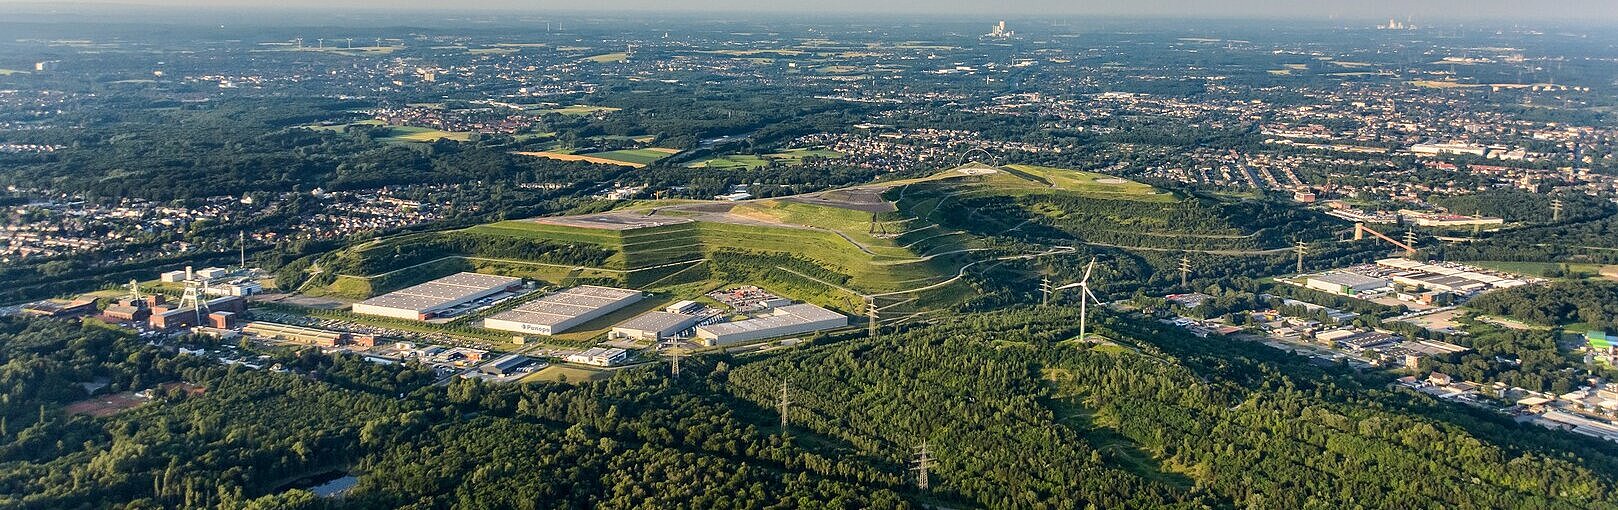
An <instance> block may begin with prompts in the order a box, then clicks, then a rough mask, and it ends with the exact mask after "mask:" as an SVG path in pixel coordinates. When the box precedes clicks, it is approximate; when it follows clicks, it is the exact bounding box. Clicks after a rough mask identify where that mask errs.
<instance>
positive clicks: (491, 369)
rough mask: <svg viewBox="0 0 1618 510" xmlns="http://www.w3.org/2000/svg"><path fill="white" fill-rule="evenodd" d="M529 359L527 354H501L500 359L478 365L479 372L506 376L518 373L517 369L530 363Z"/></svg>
mask: <svg viewBox="0 0 1618 510" xmlns="http://www.w3.org/2000/svg"><path fill="white" fill-rule="evenodd" d="M528 361H529V359H528V357H527V356H523V355H521V354H507V355H505V356H501V357H500V358H499V359H496V360H494V361H491V362H489V363H487V364H485V365H483V366H481V367H478V372H482V373H484V374H488V375H492V376H496V377H505V376H508V375H512V374H514V373H516V371H517V369H519V368H522V367H524V366H526V365H528Z"/></svg>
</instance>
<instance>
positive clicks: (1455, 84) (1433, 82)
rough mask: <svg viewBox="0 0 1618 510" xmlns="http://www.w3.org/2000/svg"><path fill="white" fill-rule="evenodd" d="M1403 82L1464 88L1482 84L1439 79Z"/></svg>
mask: <svg viewBox="0 0 1618 510" xmlns="http://www.w3.org/2000/svg"><path fill="white" fill-rule="evenodd" d="M1405 83H1409V84H1411V85H1415V86H1417V87H1421V88H1427V89H1466V88H1474V87H1482V86H1483V85H1480V84H1476V83H1459V82H1453V81H1439V80H1414V81H1409V82H1405Z"/></svg>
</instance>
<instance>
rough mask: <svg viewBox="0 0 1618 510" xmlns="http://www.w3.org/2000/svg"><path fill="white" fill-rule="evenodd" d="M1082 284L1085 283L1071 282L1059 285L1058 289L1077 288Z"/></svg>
mask: <svg viewBox="0 0 1618 510" xmlns="http://www.w3.org/2000/svg"><path fill="white" fill-rule="evenodd" d="M1080 285H1083V284H1081V283H1069V284H1067V285H1063V286H1061V287H1057V288H1056V290H1067V289H1072V288H1077V287H1078V286H1080Z"/></svg>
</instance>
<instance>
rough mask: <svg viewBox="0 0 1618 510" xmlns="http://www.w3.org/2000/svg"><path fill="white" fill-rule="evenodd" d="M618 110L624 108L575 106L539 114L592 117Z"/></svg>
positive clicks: (542, 111)
mask: <svg viewBox="0 0 1618 510" xmlns="http://www.w3.org/2000/svg"><path fill="white" fill-rule="evenodd" d="M618 110H622V108H613V107H611V106H591V105H586V104H575V105H568V106H563V107H560V108H551V109H549V110H540V111H539V113H557V114H562V115H590V114H593V113H611V112H616V111H618Z"/></svg>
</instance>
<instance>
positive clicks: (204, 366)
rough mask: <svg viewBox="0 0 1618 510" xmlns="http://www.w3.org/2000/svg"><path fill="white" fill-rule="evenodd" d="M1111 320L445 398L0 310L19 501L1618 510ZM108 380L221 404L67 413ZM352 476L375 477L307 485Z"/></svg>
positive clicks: (422, 389) (1044, 313) (1317, 382)
mask: <svg viewBox="0 0 1618 510" xmlns="http://www.w3.org/2000/svg"><path fill="white" fill-rule="evenodd" d="M1098 316H1099V317H1101V318H1100V319H1099V321H1098V322H1099V324H1098V326H1099V327H1098V328H1092V331H1093V332H1095V333H1096V334H1098V335H1100V336H1099V337H1092V338H1090V339H1087V340H1084V341H1080V340H1079V339H1076V338H1074V336H1073V335H1074V334H1075V333H1076V327H1077V324H1076V321H1077V311H1076V310H1074V309H1072V308H1070V307H1048V308H1027V307H1018V308H1011V309H1007V310H1002V311H999V312H995V313H969V314H962V315H958V316H954V317H939V318H936V319H934V320H933V321H931V323H929V324H917V325H912V326H906V327H902V328H900V329H888V330H884V331H883V332H882V333H881V334H880V335H879V336H877V337H874V338H869V337H865V336H864V335H863V334H862V333H847V334H836V335H817V336H815V337H813V338H811V339H810V340H811V341H810V342H809V343H808V344H807V345H805V346H802V347H799V348H796V349H791V350H787V351H784V352H780V353H777V354H771V355H766V356H758V355H751V356H734V355H729V354H715V355H710V356H703V357H699V358H696V359H694V360H690V362H689V365H688V366H687V367H686V370H684V371H683V373H682V376H681V377H680V378H679V379H671V378H670V377H669V375H668V373H667V370H666V368H665V367H663V366H661V365H656V364H654V365H649V366H644V367H638V368H632V369H627V370H623V371H620V372H619V373H618V374H617V375H615V376H614V377H612V378H609V379H606V380H602V381H596V382H587V383H580V384H575V385H570V384H566V383H549V382H535V383H526V384H504V385H488V384H483V383H478V382H473V381H456V382H454V383H452V384H450V385H448V386H434V385H430V384H427V383H428V382H429V381H430V380H431V377H430V376H427V375H426V372H424V371H422V370H420V369H419V368H417V367H416V366H414V365H411V364H406V365H392V366H387V365H376V364H372V363H366V362H363V361H359V360H358V359H356V358H353V357H351V356H347V355H336V356H329V355H323V354H320V353H318V352H315V351H312V350H310V351H304V352H291V351H269V352H266V355H269V356H271V357H272V360H274V361H276V362H278V363H279V364H281V365H282V366H283V367H285V368H286V370H285V371H281V372H274V371H267V370H259V371H255V370H250V369H247V368H245V367H241V366H232V367H226V366H222V365H219V364H217V363H215V362H214V361H213V360H210V359H206V358H201V357H197V356H190V355H183V354H177V353H175V352H174V351H172V350H171V348H170V347H169V346H154V345H151V344H149V343H147V342H145V341H143V340H141V339H139V338H138V337H135V336H133V335H131V334H129V333H126V332H121V331H117V330H114V329H109V328H106V327H104V326H98V325H95V324H93V323H85V324H82V325H81V324H76V323H67V322H50V321H45V320H31V319H5V320H0V336H3V338H0V355H3V357H4V358H3V360H0V361H3V362H4V363H0V384H3V385H4V387H3V388H0V389H3V390H4V394H3V396H0V398H4V399H5V403H6V404H7V405H5V406H4V407H3V409H4V411H3V412H4V414H3V418H4V425H3V426H0V432H3V434H0V506H7V507H15V508H101V507H116V508H163V507H186V508H230V509H235V508H302V509H320V508H379V509H380V508H421V509H427V508H468V509H469V508H496V507H501V508H625V507H637V508H645V507H658V508H670V507H676V508H716V507H717V508H800V507H802V508H916V507H921V506H947V507H954V508H970V507H982V508H1075V507H1077V508H1084V507H1094V508H1233V507H1245V508H1276V509H1283V508H1284V509H1295V508H1322V509H1324V508H1498V507H1517V508H1618V503H1615V502H1614V496H1613V494H1612V490H1613V486H1612V484H1613V479H1614V478H1613V476H1614V474H1615V473H1618V447H1615V446H1613V445H1610V444H1607V443H1602V442H1597V441H1593V440H1589V439H1587V438H1581V437H1577V436H1573V435H1570V434H1567V433H1564V432H1556V431H1551V430H1547V429H1541V428H1538V427H1533V426H1531V425H1521V424H1517V423H1514V422H1512V421H1511V420H1509V419H1508V418H1504V417H1499V416H1496V415H1493V414H1491V413H1487V412H1485V411H1481V410H1472V409H1470V408H1465V407H1463V406H1459V405H1456V404H1451V403H1442V402H1439V401H1436V400H1433V399H1431V398H1429V397H1426V396H1421V395H1418V394H1414V393H1407V392H1403V391H1400V390H1390V389H1386V387H1385V386H1384V385H1382V384H1381V383H1378V382H1377V381H1376V380H1375V379H1374V378H1372V377H1369V376H1362V375H1359V374H1356V373H1354V372H1352V371H1349V370H1346V369H1344V368H1339V367H1331V366H1327V367H1322V366H1317V365H1313V364H1310V363H1308V362H1307V361H1305V360H1303V359H1302V358H1297V357H1294V356H1290V355H1288V354H1285V353H1282V352H1280V351H1275V350H1271V349H1269V348H1268V347H1264V346H1262V345H1258V344H1249V343H1244V342H1227V341H1209V340H1205V339H1197V338H1193V337H1189V336H1187V335H1185V334H1183V333H1180V332H1178V331H1177V330H1168V329H1163V328H1161V327H1160V326H1158V325H1157V324H1155V323H1151V322H1142V321H1137V320H1135V319H1130V318H1128V317H1125V316H1116V315H1111V314H1098V315H1092V321H1097V320H1098V319H1097V317H1098ZM1097 329H1099V331H1096V330H1097ZM183 341H185V342H192V343H197V344H200V345H204V346H206V345H210V344H209V342H210V341H208V340H204V339H186V340H183ZM212 345H213V346H214V347H215V348H220V347H222V346H220V345H218V344H212ZM96 378H100V380H103V381H106V382H108V383H109V385H108V386H107V387H106V388H102V389H98V390H97V392H98V394H105V393H107V392H112V391H125V390H134V389H143V388H151V387H159V386H161V385H163V384H164V383H171V382H185V383H189V384H194V385H196V386H197V387H199V388H200V391H196V392H177V391H168V392H163V393H160V394H159V395H157V396H156V398H155V399H154V400H153V401H152V402H150V403H147V404H145V405H142V406H140V407H136V408H134V409H131V410H128V411H125V412H123V413H120V414H116V415H113V416H110V417H106V418H91V417H88V416H83V415H79V414H72V413H69V412H67V411H66V409H67V408H66V405H67V404H68V403H71V402H74V401H77V400H80V399H83V398H85V397H87V396H88V393H86V391H85V390H84V388H81V387H80V385H78V384H74V383H76V382H80V381H84V380H89V379H96ZM783 383H784V384H785V385H786V387H787V392H788V399H789V400H790V402H791V403H790V404H789V406H788V407H787V416H786V427H785V428H784V429H783V428H782V427H781V416H780V415H779V414H778V412H777V403H778V399H779V396H780V392H781V388H782V385H783ZM923 442H926V444H927V445H928V451H929V452H930V454H931V456H932V457H933V458H934V459H935V462H934V463H933V464H932V466H931V467H930V470H929V480H930V484H929V485H930V487H929V488H928V489H927V490H925V491H924V490H921V489H919V488H918V487H917V479H916V476H915V472H913V471H911V470H909V469H908V468H909V467H910V466H911V461H912V460H914V458H915V457H914V456H915V448H916V447H918V446H920V444H921V443H923ZM332 471H339V472H345V473H349V474H353V475H355V476H358V478H359V481H358V484H357V485H356V486H355V487H354V488H353V489H352V490H351V491H349V492H348V493H347V494H346V495H345V496H343V497H341V498H336V499H330V498H320V497H315V496H314V495H313V494H312V493H310V492H308V491H307V490H306V489H305V488H302V487H301V486H300V484H299V482H298V480H303V479H307V478H309V477H311V476H315V475H317V474H319V473H326V472H332Z"/></svg>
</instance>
